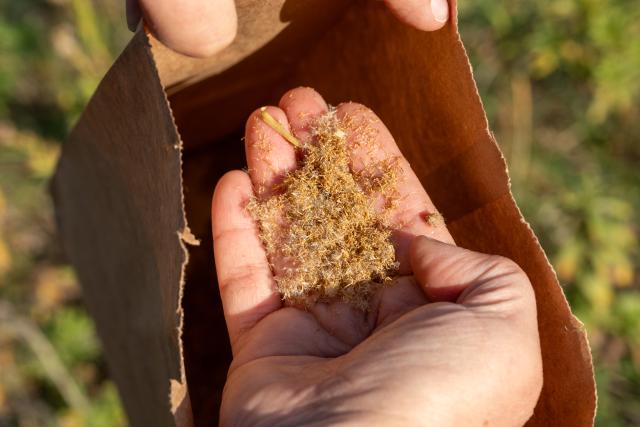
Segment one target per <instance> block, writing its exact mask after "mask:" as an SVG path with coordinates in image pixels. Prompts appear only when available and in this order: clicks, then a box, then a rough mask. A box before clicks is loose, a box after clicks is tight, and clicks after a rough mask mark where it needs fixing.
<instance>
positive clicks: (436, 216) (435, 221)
mask: <svg viewBox="0 0 640 427" xmlns="http://www.w3.org/2000/svg"><path fill="white" fill-rule="evenodd" d="M424 220H425V222H426V223H427V224H429V225H430V226H432V227H436V226H438V225H442V224H444V217H443V216H442V214H441V213H440V212H429V213H427V214H426V215H425V216H424Z"/></svg>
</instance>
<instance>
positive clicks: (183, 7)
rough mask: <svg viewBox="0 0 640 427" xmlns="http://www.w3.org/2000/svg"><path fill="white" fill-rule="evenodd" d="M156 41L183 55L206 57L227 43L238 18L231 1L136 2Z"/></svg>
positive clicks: (181, 0)
mask: <svg viewBox="0 0 640 427" xmlns="http://www.w3.org/2000/svg"><path fill="white" fill-rule="evenodd" d="M139 2H140V7H141V9H142V12H143V14H144V17H145V20H146V22H147V24H148V25H149V27H150V28H151V31H152V32H153V33H154V34H155V35H156V37H158V39H159V40H160V41H161V42H162V43H164V44H166V45H167V46H168V47H170V48H171V49H173V50H175V51H177V52H180V53H182V54H184V55H189V56H196V57H204V56H210V55H213V54H215V53H217V52H218V51H220V50H222V49H224V48H225V47H227V46H228V45H230V44H231V42H232V41H233V39H234V38H235V36H236V32H237V26H238V18H237V15H236V7H235V3H234V1H233V0H180V1H177V0H139Z"/></svg>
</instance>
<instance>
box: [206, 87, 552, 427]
mask: <svg viewBox="0 0 640 427" xmlns="http://www.w3.org/2000/svg"><path fill="white" fill-rule="evenodd" d="M268 111H269V112H270V114H271V115H272V116H273V117H274V118H276V120H278V121H279V122H280V123H282V124H283V125H284V126H285V127H286V128H288V129H290V131H291V132H293V134H294V135H296V136H297V137H298V138H299V139H300V140H302V141H304V140H305V139H307V138H308V137H309V130H308V124H309V121H310V118H313V117H315V116H318V115H319V114H322V113H324V112H325V111H327V105H326V103H325V101H324V100H323V98H322V97H321V96H320V95H319V94H318V93H317V92H315V91H314V90H312V89H309V88H298V89H293V90H292V91H290V92H289V93H287V94H285V95H284V96H283V97H282V99H281V101H280V103H279V105H278V107H268ZM337 111H338V115H339V116H341V117H344V116H345V115H350V116H351V117H356V118H358V117H360V116H362V117H364V118H366V119H372V118H375V115H374V113H373V112H371V111H370V110H368V109H366V108H364V107H363V106H360V105H357V104H353V103H347V104H342V105H340V106H338V107H337ZM374 126H376V127H377V129H378V133H377V143H378V145H379V146H380V147H381V150H379V152H378V153H379V156H382V157H384V156H396V155H398V154H399V153H400V152H399V149H398V147H397V146H396V144H395V142H394V140H393V138H392V136H391V135H390V133H389V132H388V130H387V129H386V128H385V127H384V125H383V124H382V123H381V122H379V121H377V122H375V124H374ZM265 138H266V141H267V142H268V144H264V140H265ZM259 139H260V141H259ZM245 143H246V153H247V164H248V166H249V171H250V172H249V173H248V174H247V173H245V172H243V171H232V172H229V173H227V174H226V175H225V176H224V177H223V178H222V179H221V180H220V181H219V183H218V185H217V187H216V189H215V194H214V197H213V204H212V220H213V236H214V253H215V263H216V270H217V274H218V282H219V286H220V294H221V296H222V302H223V306H224V314H225V318H226V322H227V327H228V331H229V337H230V340H231V345H232V351H233V362H232V364H231V367H230V369H229V374H228V378H227V383H226V386H225V389H224V394H223V400H222V407H221V424H222V425H243V426H244V425H278V426H281V425H296V426H298V425H384V426H393V425H403V426H407V425H411V426H417V425H429V426H486V425H490V426H517V425H522V424H523V423H524V422H525V421H526V420H527V419H528V418H529V417H530V416H531V414H532V412H533V408H534V406H535V404H536V401H537V398H538V396H539V393H540V389H541V386H542V362H541V355H540V343H539V337H538V329H537V320H536V303H535V298H534V294H533V290H532V288H531V284H530V282H529V280H528V278H527V276H526V275H525V274H524V272H523V271H522V270H521V269H520V268H519V267H518V266H517V265H516V264H515V263H514V262H512V261H510V260H508V259H506V258H502V257H498V256H494V255H486V254H482V253H477V252H472V251H468V250H465V249H462V248H459V247H457V246H455V243H454V241H453V239H452V238H451V235H450V234H449V232H448V230H447V228H446V226H445V224H444V223H443V222H441V221H439V222H436V223H433V222H429V221H426V220H425V217H424V212H435V211H436V209H435V207H434V206H433V203H432V202H431V200H430V198H429V196H428V195H427V193H426V192H425V190H424V189H423V188H422V186H421V184H420V182H419V180H418V179H417V177H416V176H415V174H414V173H413V171H412V170H411V168H410V166H409V164H408V163H407V162H406V161H404V160H403V161H402V172H403V176H402V178H401V185H400V186H399V190H400V192H401V195H402V196H404V197H403V198H402V200H403V202H402V203H400V204H399V206H398V208H396V210H395V211H394V212H393V217H394V218H396V219H398V221H397V224H399V226H398V228H399V229H398V230H397V232H396V233H395V237H394V245H395V248H396V257H397V260H398V261H399V262H400V271H401V276H400V277H399V278H398V279H397V280H396V282H395V283H394V284H393V285H392V286H388V287H386V288H385V289H383V290H382V291H381V292H380V293H379V294H378V295H377V296H376V298H375V301H374V302H373V305H372V308H371V310H370V311H369V312H368V313H364V312H362V311H358V310H356V309H353V308H350V307H349V306H347V305H346V304H344V303H340V302H335V303H330V304H328V303H318V304H316V305H315V306H313V307H312V308H310V309H309V310H303V309H299V308H295V307H290V306H287V305H286V304H285V303H283V302H282V301H281V298H280V296H279V295H278V293H277V292H276V291H275V282H274V276H273V273H272V271H271V269H270V267H269V262H268V260H267V255H266V254H265V251H264V249H263V247H262V245H261V242H260V240H259V236H258V229H257V226H256V224H255V222H254V221H253V219H252V218H251V216H250V215H249V214H248V213H247V211H246V209H245V205H246V203H247V201H248V199H249V198H250V197H253V196H254V195H255V196H256V197H269V195H270V194H271V193H272V192H273V191H274V190H273V185H274V184H276V183H278V181H279V180H281V179H282V176H283V175H284V174H285V173H286V172H287V171H290V170H292V169H294V168H295V167H296V153H295V148H294V147H293V146H292V145H291V144H290V143H288V142H287V141H286V140H285V139H284V138H283V137H282V136H280V135H279V134H278V133H276V132H275V131H273V129H271V128H270V127H269V126H268V125H266V124H265V123H264V121H262V120H261V119H260V112H259V110H257V111H256V112H254V113H253V114H252V116H251V117H250V118H249V119H248V121H247V126H246V135H245ZM352 156H353V159H352V160H353V164H354V165H355V164H358V163H359V162H366V161H367V157H366V156H363V155H362V153H360V152H357V151H355V150H354V151H353V153H352ZM254 189H260V191H259V192H258V194H254ZM425 236H426V237H425ZM272 261H275V262H274V263H275V264H277V263H278V262H277V260H272Z"/></svg>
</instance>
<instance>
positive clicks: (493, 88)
mask: <svg viewBox="0 0 640 427" xmlns="http://www.w3.org/2000/svg"><path fill="white" fill-rule="evenodd" d="M460 3H461V4H460V28H461V31H462V34H463V39H464V41H465V44H466V47H467V49H468V51H469V55H470V57H471V62H472V63H473V66H474V70H475V76H476V80H477V83H478V86H479V89H480V93H481V96H482V99H483V101H484V104H485V108H486V110H487V113H488V115H489V121H490V123H491V126H492V129H493V130H494V132H495V133H496V137H497V139H498V141H499V142H500V145H501V146H502V149H503V151H504V153H505V157H506V158H507V161H508V164H509V168H510V173H511V180H512V187H513V191H514V194H515V197H516V199H517V200H518V202H519V204H520V207H521V209H522V210H523V213H524V215H525V217H526V218H527V219H528V220H529V221H530V222H531V224H532V226H533V228H534V230H535V231H536V233H537V235H538V236H539V238H540V240H541V243H542V245H543V247H544V248H545V250H546V251H547V254H548V255H549V258H550V259H551V262H552V263H553V265H554V266H555V268H556V271H557V272H558V276H559V278H560V281H561V283H562V284H563V286H564V288H565V292H566V294H567V296H568V298H569V301H570V303H571V305H572V307H573V310H574V312H575V313H576V315H577V316H578V317H579V318H580V319H581V320H582V321H583V322H584V323H585V325H586V327H587V330H588V332H589V339H590V342H591V346H592V348H593V355H594V359H595V365H596V379H597V382H598V388H599V410H598V416H597V425H600V426H638V425H640V274H639V273H640V257H639V253H638V234H639V230H638V224H639V223H640V221H638V219H639V217H640V214H639V210H640V185H639V184H640V173H639V169H640V8H639V7H638V4H637V1H636V0H554V1H553V2H549V1H544V0H527V1H522V0H461V1H460ZM124 22H125V20H124V1H119V0H20V1H15V0H0V427H5V426H20V427H27V426H65V427H71V426H96V427H98V426H109V427H111V426H123V425H126V419H125V417H124V415H123V412H122V409H121V406H120V402H119V399H118V396H117V393H116V390H115V387H114V385H113V383H112V382H111V381H110V380H109V378H108V373H107V371H106V366H105V363H104V360H103V357H102V355H101V349H100V343H99V341H98V339H97V337H96V335H95V331H94V327H93V324H92V321H91V319H90V318H89V317H88V315H87V313H86V311H85V309H84V308H83V305H82V302H81V292H80V289H79V287H78V285H77V283H76V280H75V278H74V275H73V272H72V271H71V269H70V268H69V267H68V266H67V265H66V264H65V262H64V258H63V255H62V252H61V248H60V247H59V243H58V242H57V241H56V239H55V233H54V231H55V227H54V219H53V213H52V207H51V201H50V199H49V196H48V193H47V185H48V179H49V177H50V176H51V174H52V172H53V168H54V166H55V161H56V158H57V156H58V153H59V151H60V146H61V144H63V141H64V140H65V139H66V136H67V133H68V131H69V129H70V127H71V126H72V125H73V123H74V122H75V120H76V119H77V117H78V115H79V114H80V112H81V110H82V108H83V106H84V105H85V104H86V102H87V101H88V99H89V97H90V95H91V93H92V92H93V90H94V89H95V87H96V85H97V84H98V82H99V80H100V78H101V77H102V76H103V75H104V73H105V72H106V70H107V69H108V67H109V65H110V64H111V63H112V62H113V60H114V58H115V57H116V56H117V54H118V53H119V52H120V51H121V50H122V48H123V47H124V45H125V44H126V42H127V40H128V39H129V38H130V37H131V34H130V33H129V32H128V31H127V30H126V27H125V23H124Z"/></svg>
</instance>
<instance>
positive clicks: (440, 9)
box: [431, 0, 449, 22]
mask: <svg viewBox="0 0 640 427" xmlns="http://www.w3.org/2000/svg"><path fill="white" fill-rule="evenodd" d="M431 13H432V14H433V19H435V20H436V21H438V22H447V19H449V4H448V3H447V0H431Z"/></svg>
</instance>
